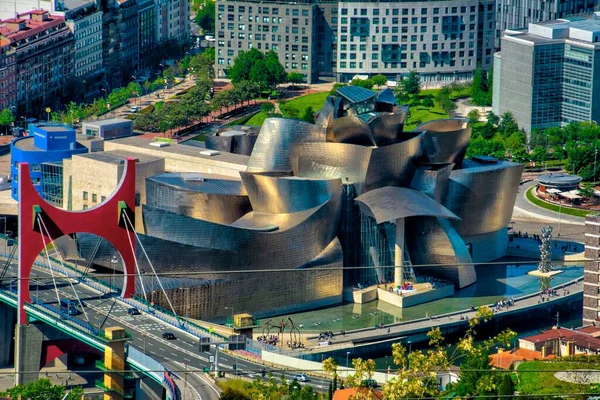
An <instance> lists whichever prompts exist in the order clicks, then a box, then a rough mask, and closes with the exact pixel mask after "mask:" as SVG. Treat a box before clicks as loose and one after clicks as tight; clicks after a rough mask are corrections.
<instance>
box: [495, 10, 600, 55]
mask: <svg viewBox="0 0 600 400" xmlns="http://www.w3.org/2000/svg"><path fill="white" fill-rule="evenodd" d="M597 4H598V1H597V0H523V1H513V0H496V10H497V18H496V46H498V47H500V40H501V36H502V32H504V31H505V30H507V29H519V28H526V27H527V26H528V25H529V24H530V23H535V22H543V21H553V20H555V19H559V18H565V17H568V16H573V15H577V14H589V13H591V12H593V11H594V7H595V6H596V5H597Z"/></svg>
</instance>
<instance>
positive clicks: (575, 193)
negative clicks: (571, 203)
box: [560, 190, 581, 200]
mask: <svg viewBox="0 0 600 400" xmlns="http://www.w3.org/2000/svg"><path fill="white" fill-rule="evenodd" d="M560 195H561V196H563V197H566V198H567V199H569V200H576V199H581V196H580V195H579V190H570V191H568V192H562V193H561V194H560Z"/></svg>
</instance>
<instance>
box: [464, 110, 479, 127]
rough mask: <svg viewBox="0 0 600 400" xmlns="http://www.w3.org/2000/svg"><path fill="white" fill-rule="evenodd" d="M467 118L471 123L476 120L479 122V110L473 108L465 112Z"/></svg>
mask: <svg viewBox="0 0 600 400" xmlns="http://www.w3.org/2000/svg"><path fill="white" fill-rule="evenodd" d="M467 118H468V119H469V122H470V123H471V124H476V123H477V122H479V119H480V118H481V115H480V114H479V111H477V109H476V108H474V109H472V110H471V111H469V113H468V114H467Z"/></svg>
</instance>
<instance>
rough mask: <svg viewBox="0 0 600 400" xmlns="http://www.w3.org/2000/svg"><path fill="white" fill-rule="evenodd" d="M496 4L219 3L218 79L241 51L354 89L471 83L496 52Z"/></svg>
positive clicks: (462, 0) (469, 0) (464, 0)
mask: <svg viewBox="0 0 600 400" xmlns="http://www.w3.org/2000/svg"><path fill="white" fill-rule="evenodd" d="M495 24H496V21H495V8H494V2H493V1H487V0H483V1H478V0H457V1H436V2H427V1H423V2H389V3H371V2H345V1H340V2H333V3H319V2H313V1H303V2H294V3H291V2H289V3H288V2H273V3H269V7H266V6H265V4H263V3H261V2H255V1H243V2H240V1H233V0H219V1H217V10H216V30H217V32H216V34H217V37H216V39H217V45H216V49H217V56H216V71H217V74H218V76H225V75H226V70H227V68H228V66H231V65H232V63H233V60H234V59H235V57H237V55H238V54H239V52H240V51H244V50H248V49H251V48H258V49H259V50H262V51H268V50H275V51H276V52H277V53H278V55H279V59H280V61H281V63H282V65H283V66H284V67H285V68H286V70H287V71H288V72H292V71H293V72H299V73H302V74H304V75H305V76H306V80H307V82H314V81H316V80H317V79H318V77H319V76H329V77H335V78H336V79H337V80H338V81H341V82H347V81H350V80H351V79H352V78H353V77H354V76H355V75H357V74H361V75H375V74H384V75H386V76H387V77H388V78H389V79H391V80H397V79H399V78H401V77H402V76H405V75H407V74H408V73H409V72H410V71H411V70H416V71H418V72H419V74H420V76H421V79H422V80H423V81H453V80H462V79H470V78H471V77H472V75H473V71H474V70H475V68H476V66H477V65H478V64H480V65H481V66H482V67H484V68H488V67H489V66H490V65H491V63H492V55H493V50H494V31H495Z"/></svg>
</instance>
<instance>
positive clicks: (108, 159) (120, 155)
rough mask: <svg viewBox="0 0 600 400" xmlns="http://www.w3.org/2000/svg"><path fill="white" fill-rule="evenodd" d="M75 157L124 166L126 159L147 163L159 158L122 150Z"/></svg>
mask: <svg viewBox="0 0 600 400" xmlns="http://www.w3.org/2000/svg"><path fill="white" fill-rule="evenodd" d="M75 157H83V158H87V159H89V160H95V161H99V162H104V163H107V164H117V165H119V164H124V162H125V159H126V158H133V159H135V160H136V162H139V163H147V162H152V161H157V160H160V157H154V156H150V155H147V154H139V153H132V152H129V151H123V150H111V151H97V152H94V153H86V154H80V155H78V156H75Z"/></svg>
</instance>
